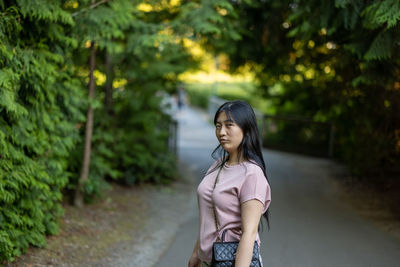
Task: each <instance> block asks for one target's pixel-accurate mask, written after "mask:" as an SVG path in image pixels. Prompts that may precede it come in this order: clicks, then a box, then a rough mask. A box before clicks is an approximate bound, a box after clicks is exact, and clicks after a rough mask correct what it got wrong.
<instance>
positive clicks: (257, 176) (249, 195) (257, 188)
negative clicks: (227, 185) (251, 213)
mask: <svg viewBox="0 0 400 267" xmlns="http://www.w3.org/2000/svg"><path fill="white" fill-rule="evenodd" d="M252 199H257V200H259V201H260V202H261V203H263V205H264V208H263V213H264V212H265V211H266V210H267V209H268V207H269V204H270V202H271V190H270V187H269V184H268V181H267V179H266V178H265V176H264V173H263V172H262V170H261V169H260V168H259V167H258V166H257V168H255V169H254V170H251V171H249V172H248V174H247V175H246V178H245V180H244V182H243V184H242V187H241V188H240V193H239V200H240V204H242V203H244V202H246V201H249V200H252Z"/></svg>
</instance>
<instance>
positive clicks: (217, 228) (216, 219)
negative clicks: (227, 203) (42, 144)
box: [211, 165, 224, 241]
mask: <svg viewBox="0 0 400 267" xmlns="http://www.w3.org/2000/svg"><path fill="white" fill-rule="evenodd" d="M223 166H224V165H221V167H220V168H219V170H218V173H217V177H215V181H214V186H213V190H212V192H211V202H212V206H213V211H214V222H215V229H216V233H217V241H221V238H220V237H219V221H218V216H217V209H216V208H215V203H214V198H213V196H212V194H213V193H214V190H215V186H216V185H217V183H218V178H219V174H220V173H221V171H222V168H223ZM222 241H223V240H222Z"/></svg>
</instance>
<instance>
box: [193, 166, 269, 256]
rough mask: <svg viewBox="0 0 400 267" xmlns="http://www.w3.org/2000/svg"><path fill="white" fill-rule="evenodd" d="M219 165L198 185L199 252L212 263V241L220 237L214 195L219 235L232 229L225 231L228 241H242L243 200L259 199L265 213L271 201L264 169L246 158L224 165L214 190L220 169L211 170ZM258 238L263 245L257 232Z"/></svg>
mask: <svg viewBox="0 0 400 267" xmlns="http://www.w3.org/2000/svg"><path fill="white" fill-rule="evenodd" d="M217 164H218V163H217V162H215V163H214V164H213V165H212V166H211V167H210V169H209V170H208V172H207V173H208V174H207V175H206V176H205V177H204V178H203V180H202V181H201V183H200V184H199V186H198V188H197V200H198V205H199V217H200V225H199V228H200V229H199V250H198V255H199V258H200V259H201V260H202V261H205V262H211V256H212V244H213V243H214V242H215V241H216V239H217V233H216V229H215V220H214V213H213V206H212V201H211V195H212V197H213V199H214V203H215V207H216V209H217V215H218V219H219V223H220V232H219V234H220V236H221V235H222V232H223V231H224V230H225V229H229V230H228V231H227V232H226V234H225V241H239V240H240V236H241V234H242V231H241V228H242V221H241V204H242V203H244V202H246V201H249V200H252V199H257V200H259V201H261V203H263V204H264V209H263V213H264V212H265V211H266V210H267V209H268V206H269V203H270V201H271V192H270V187H269V184H268V182H267V179H265V176H264V173H263V171H262V169H261V168H260V167H259V166H258V165H256V164H254V163H251V162H247V161H246V162H243V163H241V164H238V165H234V166H228V165H225V166H224V167H223V168H222V170H221V173H220V175H219V178H218V183H217V185H216V187H215V189H214V192H213V186H214V182H215V178H216V176H217V173H218V168H217V169H216V170H215V171H213V172H211V173H209V172H210V171H211V170H213V169H214V168H215V166H216V165H217ZM256 240H257V242H258V243H259V244H260V238H259V236H258V234H257V238H256Z"/></svg>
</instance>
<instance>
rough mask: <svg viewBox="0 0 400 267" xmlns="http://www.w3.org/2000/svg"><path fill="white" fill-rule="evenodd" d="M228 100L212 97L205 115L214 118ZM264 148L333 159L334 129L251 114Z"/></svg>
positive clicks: (326, 124)
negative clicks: (254, 117) (219, 108)
mask: <svg viewBox="0 0 400 267" xmlns="http://www.w3.org/2000/svg"><path fill="white" fill-rule="evenodd" d="M226 101H227V100H225V99H221V98H218V97H216V96H211V97H210V99H209V104H208V113H209V115H210V117H211V118H213V117H214V114H215V112H216V111H217V109H218V107H219V106H221V105H222V104H223V103H225V102H226ZM254 113H255V114H256V118H257V123H258V128H259V131H260V135H261V143H262V145H263V146H264V147H268V148H272V149H278V150H284V151H289V152H297V153H304V154H309V155H315V156H324V157H326V156H327V157H333V153H334V138H335V125H334V124H333V123H331V122H318V121H314V120H312V119H309V118H304V117H295V116H279V115H269V114H263V113H262V112H260V111H258V110H256V109H255V110H254Z"/></svg>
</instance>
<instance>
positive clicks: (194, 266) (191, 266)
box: [188, 238, 201, 267]
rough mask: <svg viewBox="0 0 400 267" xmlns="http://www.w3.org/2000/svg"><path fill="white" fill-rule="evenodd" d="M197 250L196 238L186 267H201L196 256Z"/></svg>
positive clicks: (197, 242)
mask: <svg viewBox="0 0 400 267" xmlns="http://www.w3.org/2000/svg"><path fill="white" fill-rule="evenodd" d="M198 249H199V239H198V238H197V241H196V244H195V245H194V249H193V253H192V256H190V259H189V263H188V267H201V260H200V258H199V256H198V255H197V250H198Z"/></svg>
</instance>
